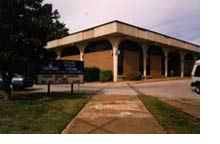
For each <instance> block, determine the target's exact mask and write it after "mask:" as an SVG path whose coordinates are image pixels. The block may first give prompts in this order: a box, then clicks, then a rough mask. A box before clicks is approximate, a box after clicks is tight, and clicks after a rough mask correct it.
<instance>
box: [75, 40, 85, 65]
mask: <svg viewBox="0 0 220 144" xmlns="http://www.w3.org/2000/svg"><path fill="white" fill-rule="evenodd" d="M76 46H77V47H78V49H79V52H80V61H84V51H85V47H86V44H79V45H76Z"/></svg>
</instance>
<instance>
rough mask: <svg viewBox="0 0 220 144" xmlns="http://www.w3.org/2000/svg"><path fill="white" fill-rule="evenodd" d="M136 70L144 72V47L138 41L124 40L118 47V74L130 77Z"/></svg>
mask: <svg viewBox="0 0 220 144" xmlns="http://www.w3.org/2000/svg"><path fill="white" fill-rule="evenodd" d="M135 71H139V72H141V73H143V49H142V47H141V45H140V44H139V43H138V42H135V41H131V40H123V41H121V42H120V44H119V47H118V75H124V76H125V78H128V79H129V78H130V75H131V74H132V73H133V72H135Z"/></svg>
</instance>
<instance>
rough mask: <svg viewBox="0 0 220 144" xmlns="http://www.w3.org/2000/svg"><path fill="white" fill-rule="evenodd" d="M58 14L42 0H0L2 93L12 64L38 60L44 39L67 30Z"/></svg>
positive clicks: (33, 62) (59, 34)
mask: <svg viewBox="0 0 220 144" xmlns="http://www.w3.org/2000/svg"><path fill="white" fill-rule="evenodd" d="M59 18H60V15H59V13H58V11H57V10H53V9H52V5H51V4H43V0H0V71H2V76H3V81H4V85H5V91H6V93H8V92H7V90H6V89H8V88H9V85H10V81H11V78H12V77H11V75H12V74H13V73H15V72H17V70H18V69H17V68H16V67H15V66H17V67H19V65H20V64H23V65H36V64H38V63H39V61H40V59H42V58H43V57H44V54H45V52H47V50H45V49H44V48H43V47H44V46H45V45H46V43H47V41H49V40H52V39H56V38H60V37H63V36H65V35H67V34H68V29H67V28H65V25H64V24H63V23H61V22H59ZM24 71H25V70H23V72H24ZM6 79H8V81H7V80H6Z"/></svg>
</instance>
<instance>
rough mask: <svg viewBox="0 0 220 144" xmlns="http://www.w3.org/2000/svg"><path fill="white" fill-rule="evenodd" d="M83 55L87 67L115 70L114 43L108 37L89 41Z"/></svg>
mask: <svg viewBox="0 0 220 144" xmlns="http://www.w3.org/2000/svg"><path fill="white" fill-rule="evenodd" d="M83 57H84V64H85V67H98V68H99V69H101V70H112V71H113V58H112V44H111V42H110V41H108V40H106V39H103V40H99V41H94V42H90V43H88V44H87V45H86V46H85V49H84V56H83Z"/></svg>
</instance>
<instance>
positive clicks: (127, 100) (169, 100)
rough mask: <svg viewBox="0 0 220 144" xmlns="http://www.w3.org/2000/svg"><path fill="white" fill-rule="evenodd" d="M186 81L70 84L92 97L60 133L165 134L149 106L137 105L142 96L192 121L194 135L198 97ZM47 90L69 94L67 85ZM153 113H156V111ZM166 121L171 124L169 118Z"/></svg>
mask: <svg viewBox="0 0 220 144" xmlns="http://www.w3.org/2000/svg"><path fill="white" fill-rule="evenodd" d="M190 82H191V81H190V79H182V80H168V81H158V80H155V81H152V80H149V81H138V82H137V81H136V82H119V83H112V82H109V83H85V84H81V85H80V86H78V85H74V92H75V93H87V94H88V95H93V94H94V96H93V97H92V99H91V100H90V101H89V102H88V103H87V104H86V106H85V107H84V108H83V109H82V110H81V111H80V113H79V114H78V115H77V116H76V117H75V118H74V119H73V120H72V121H71V122H70V123H69V124H68V125H67V127H66V128H65V129H64V130H63V132H62V133H167V131H165V129H164V128H165V127H164V126H163V127H162V126H161V125H163V123H162V124H161V122H160V120H158V116H157V115H155V113H154V111H152V110H154V109H151V108H150V107H149V108H150V110H151V111H149V108H148V107H147V105H148V104H147V105H146V103H145V100H143V99H142V98H141V100H142V102H141V101H140V99H139V98H138V96H139V97H140V96H145V95H147V96H151V97H155V98H157V99H156V100H159V104H162V105H164V104H165V105H164V106H163V107H164V108H166V109H167V112H169V111H170V112H171V113H170V114H169V115H170V117H171V118H172V117H174V118H175V117H176V116H175V115H178V116H182V118H181V119H179V120H180V122H181V121H183V122H184V123H188V122H192V125H193V127H194V126H196V133H198V132H199V130H198V128H199V121H200V120H199V118H200V96H199V95H198V94H196V93H195V92H194V91H193V90H192V88H191V87H190ZM27 91H29V92H32V93H39V92H46V91H47V86H46V85H34V87H32V88H29V89H27ZM51 91H52V92H61V91H62V92H65V93H70V85H52V86H51ZM160 101H161V102H162V103H161V102H160ZM163 102H164V104H163ZM157 103H158V102H156V103H154V104H156V105H157ZM144 104H145V105H144ZM166 104H169V105H170V106H171V107H170V106H167V105H166ZM145 106H146V108H145ZM152 106H153V107H155V106H154V105H152ZM172 106H173V107H172ZM155 108H156V107H155ZM158 108H159V109H160V107H158ZM155 111H156V112H157V109H155ZM182 111H183V112H184V113H183V112H182ZM161 115H162V114H161ZM165 117H166V115H165ZM186 117H187V118H188V119H187V121H185V118H186ZM156 118H157V119H156ZM168 119H169V117H168ZM174 121H176V120H175V119H174ZM170 122H171V123H173V122H172V119H171V121H170ZM183 126H184V125H183ZM188 132H189V131H187V132H186V133H188ZM174 133H175V132H174Z"/></svg>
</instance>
